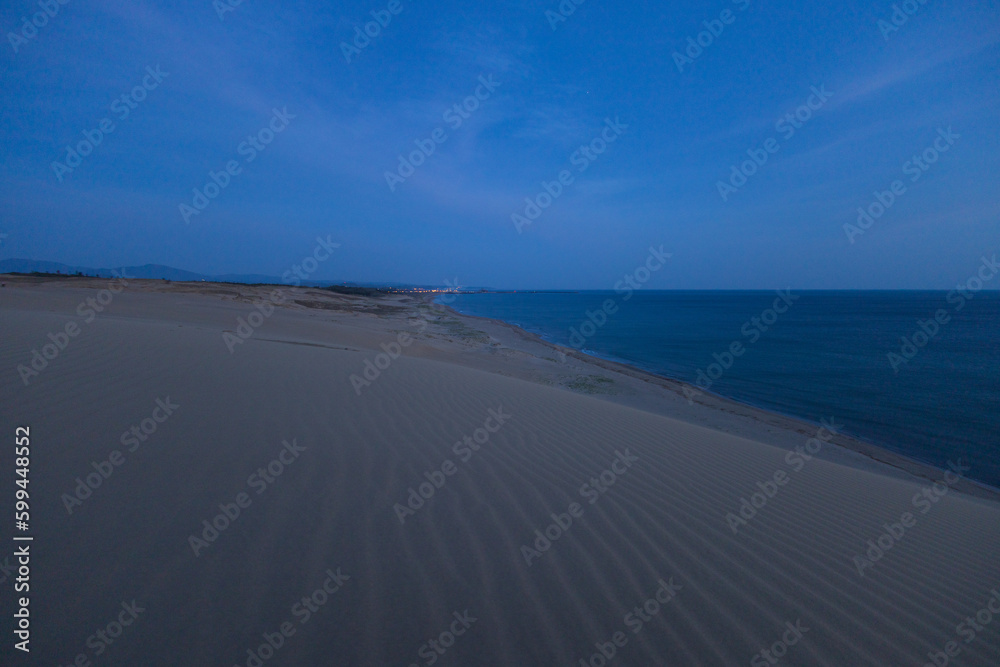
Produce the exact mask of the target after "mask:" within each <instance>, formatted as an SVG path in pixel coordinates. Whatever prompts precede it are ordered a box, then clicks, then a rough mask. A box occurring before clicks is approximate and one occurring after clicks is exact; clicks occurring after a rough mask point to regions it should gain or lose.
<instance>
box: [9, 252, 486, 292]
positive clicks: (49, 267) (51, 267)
mask: <svg viewBox="0 0 1000 667" xmlns="http://www.w3.org/2000/svg"><path fill="white" fill-rule="evenodd" d="M35 272H38V273H62V274H64V275H71V276H72V275H76V274H77V273H82V274H83V275H85V276H95V277H98V278H113V277H115V275H122V274H123V273H124V274H125V275H127V276H129V277H132V278H139V279H146V280H174V281H192V282H200V281H206V282H216V283H243V284H254V283H266V284H269V285H288V284H291V283H290V282H289V281H284V280H282V279H281V278H279V277H278V276H265V275H260V274H256V273H247V274H225V275H220V276H210V275H205V274H203V273H194V272H192V271H185V270H183V269H175V268H174V267H172V266H164V265H162V264H143V265H142V266H125V267H116V268H113V269H95V268H93V267H90V266H70V265H69V264H62V263H60V262H47V261H44V260H36V259H0V273H35ZM300 284H302V285H304V286H308V287H327V286H329V285H351V286H358V287H397V288H420V289H440V288H441V286H440V285H412V284H409V283H402V284H401V283H355V282H350V281H341V282H337V281H333V280H303V281H301V283H300ZM462 289H463V290H471V289H473V288H470V287H463V288H462ZM475 289H479V288H475Z"/></svg>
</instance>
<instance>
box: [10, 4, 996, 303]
mask: <svg viewBox="0 0 1000 667" xmlns="http://www.w3.org/2000/svg"><path fill="white" fill-rule="evenodd" d="M52 1H53V2H55V0H52ZM911 1H912V2H914V4H913V5H912V7H918V9H917V11H916V12H915V13H914V14H913V15H912V16H908V17H907V20H906V21H905V23H902V25H900V26H899V29H898V30H895V31H892V32H891V33H887V34H888V39H886V36H885V35H884V34H883V30H882V29H880V27H879V23H878V22H879V21H880V20H883V21H891V18H892V14H893V3H892V2H889V1H888V0H886V1H881V0H876V1H868V2H843V3H830V5H829V6H824V5H818V4H817V3H814V2H807V1H805V0H802V1H786V2H773V3H764V2H758V1H753V0H752V1H751V2H749V3H747V2H746V1H745V0H740V2H732V1H731V0H715V1H710V2H697V3H636V2H613V3H612V2H606V1H602V0H587V1H586V2H584V3H583V4H582V5H580V6H578V7H576V9H575V11H574V12H573V13H572V14H571V15H569V16H568V17H565V18H566V20H565V21H558V22H554V24H555V29H553V27H552V25H553V20H552V19H551V16H552V14H551V13H550V14H549V15H548V17H547V15H546V12H556V11H558V7H559V3H558V2H556V1H555V0H552V1H549V2H512V3H503V4H502V5H500V6H494V5H492V4H491V5H486V4H476V3H453V2H448V1H441V2H434V3H431V2H426V1H420V2H415V1H412V0H397V2H398V4H396V5H395V8H396V9H400V8H401V11H399V13H398V14H391V13H388V10H387V6H388V5H389V4H390V3H389V2H388V0H386V1H383V0H351V1H350V2H338V3H315V2H306V1H304V0H299V1H298V2H284V3H280V4H275V3H265V2H262V1H260V0H244V1H243V2H242V4H240V5H238V6H236V7H235V8H234V9H233V11H229V12H226V13H225V14H224V16H223V17H222V18H220V16H219V15H218V12H217V9H216V8H215V7H214V6H213V3H212V2H211V1H210V0H196V1H187V0H174V1H171V2H166V1H163V2H143V1H139V2H128V3H126V2H102V1H93V2H85V1H84V0H69V2H68V3H67V4H65V5H58V12H57V13H56V15H55V16H52V17H51V18H49V17H45V18H47V21H45V22H44V25H42V27H40V28H38V29H37V34H34V36H33V37H31V38H24V39H23V40H18V39H16V38H12V37H11V36H10V35H11V34H14V35H21V34H22V33H21V32H20V31H21V29H22V27H23V22H22V17H26V16H27V17H29V20H30V17H31V15H33V14H35V13H37V12H39V11H41V10H40V8H39V6H38V4H37V1H36V2H28V1H26V0H12V1H10V2H6V3H4V5H3V9H2V10H0V29H2V30H3V33H4V35H5V39H4V42H3V44H0V51H2V54H0V68H2V72H0V86H2V88H3V91H4V94H3V98H2V105H3V106H2V114H3V123H2V126H0V134H2V136H0V139H2V141H0V152H2V156H3V159H2V164H0V173H2V179H0V233H4V234H6V235H7V236H6V237H5V238H3V245H2V246H0V258H3V257H21V258H32V259H48V260H55V261H60V262H65V263H68V264H79V265H90V266H114V265H125V264H144V263H159V264H168V265H171V266H175V267H178V268H182V269H187V270H192V271H198V272H202V273H265V274H270V275H276V276H280V275H281V274H282V273H283V272H284V271H286V270H287V269H288V268H289V267H290V266H291V265H292V264H293V263H297V262H299V261H300V260H301V259H302V258H303V257H305V256H307V255H310V254H311V253H312V250H313V248H314V247H315V246H316V237H317V236H323V237H324V238H325V237H327V236H328V235H330V236H331V237H332V239H333V240H334V241H336V242H339V243H340V244H341V246H340V248H339V249H338V251H337V253H336V254H335V256H334V257H332V258H331V259H330V260H328V261H326V262H324V263H323V264H322V265H321V266H320V268H319V269H318V271H317V272H316V274H315V277H316V278H317V279H331V280H354V281H361V282H365V281H378V282H383V281H396V282H409V283H425V284H441V285H443V284H444V283H445V280H453V279H454V278H456V277H457V278H458V279H459V282H460V283H461V284H464V285H490V286H495V287H510V288H583V289H602V288H608V289H610V288H611V286H612V285H614V283H615V282H616V281H618V280H620V279H621V276H622V275H623V274H624V273H626V272H631V271H632V270H633V269H634V268H635V267H636V266H638V265H639V264H640V263H641V262H643V261H644V260H645V258H646V256H647V253H648V248H649V246H650V245H655V246H657V247H658V246H660V245H663V246H664V248H665V249H666V250H667V251H668V252H671V253H673V259H672V260H671V264H670V266H669V267H668V268H667V269H666V270H663V271H660V272H658V273H657V274H656V275H655V276H654V277H653V279H652V280H651V281H650V283H649V285H648V286H649V287H650V288H660V289H674V288H678V289H700V288H713V289H714V288H732V289H740V288H747V289H750V288H761V289H765V288H774V287H786V286H790V287H794V288H799V289H807V288H950V287H952V286H954V284H955V283H956V282H957V281H959V280H964V279H965V278H966V277H968V276H969V275H971V274H972V273H973V272H974V271H975V269H976V267H977V266H978V265H979V263H980V259H979V258H980V256H982V255H983V254H986V255H987V256H990V255H991V254H993V253H995V252H997V251H998V250H1000V247H998V246H1000V242H998V238H1000V236H998V231H1000V224H998V221H1000V194H998V188H997V183H996V181H997V175H998V174H1000V85H998V83H1000V81H998V78H1000V11H998V9H1000V7H998V5H997V3H996V2H990V1H986V0H965V1H963V2H961V3H953V4H948V3H943V2H938V1H937V0H928V1H927V2H926V4H923V5H919V4H917V3H916V0H911ZM569 4H570V3H569V2H567V3H566V6H569ZM54 6H55V5H54ZM912 7H911V8H912ZM384 10H385V11H386V12H387V13H384V14H381V16H382V18H383V21H384V20H385V17H386V16H391V21H389V22H388V25H386V26H385V27H380V28H379V32H378V35H377V36H376V37H374V38H372V39H371V42H370V43H369V44H368V45H367V46H365V47H364V48H363V49H359V50H358V51H357V52H352V54H351V62H347V59H346V58H345V55H344V52H343V49H342V47H341V43H343V42H350V41H351V40H352V39H353V38H354V36H355V28H356V27H358V26H362V28H363V26H364V24H365V23H367V22H369V21H372V20H374V19H373V17H372V14H371V12H376V13H379V12H382V11H384ZM727 11H728V12H730V13H728V14H723V12H727ZM720 16H723V17H724V18H725V19H727V20H728V21H729V22H728V23H723V22H722V21H720V22H719V23H713V21H715V20H716V19H719V18H720ZM706 21H707V22H709V27H711V28H714V29H715V30H716V31H717V32H720V34H718V35H717V36H716V35H712V36H711V37H712V39H711V43H710V44H709V45H708V46H706V47H704V48H703V49H702V52H701V53H700V54H697V51H696V50H692V53H695V54H697V58H694V59H693V62H686V63H684V64H683V65H684V66H683V71H678V66H677V65H676V62H675V56H674V54H675V52H680V53H684V51H685V49H687V47H688V46H689V43H688V38H689V37H691V38H693V39H697V38H698V34H699V32H702V31H705V30H706V29H707V28H706V26H705V25H704V22H706ZM39 22H42V21H41V20H39ZM720 27H721V28H722V29H721V31H720V30H719V28H720ZM29 32H31V31H30V30H29ZM708 36H709V35H708V34H707V33H706V34H705V35H703V36H702V37H701V39H702V41H703V43H707V42H708V39H707V38H708ZM12 39H13V40H14V41H15V42H17V52H16V53H15V50H14V44H13V43H12ZM157 66H159V68H160V71H161V72H164V73H166V76H164V77H163V79H162V81H161V82H159V83H156V82H155V81H154V80H153V79H149V78H148V75H147V67H151V68H154V69H155V68H156V67H157ZM144 77H147V78H146V81H147V83H148V84H153V83H156V85H155V87H152V89H151V90H145V91H140V93H139V96H140V97H141V96H142V95H143V94H145V99H143V100H142V101H141V102H133V103H134V105H135V108H133V109H130V110H129V115H128V117H127V118H124V119H120V118H119V116H120V114H121V113H123V112H121V109H122V108H123V107H122V104H118V105H117V106H116V107H115V109H117V111H113V110H112V103H113V102H114V101H115V99H116V98H120V97H121V96H122V95H123V94H125V95H129V94H130V91H132V90H133V88H135V87H136V86H140V85H141V84H142V82H143V79H144ZM480 77H485V78H486V80H487V81H494V82H498V83H499V85H498V86H496V87H495V89H494V90H492V91H488V90H487V89H485V88H482V87H480V86H481V84H480V82H479V78H480ZM824 86H825V90H826V91H828V92H829V93H830V97H829V99H828V100H826V101H825V102H824V103H822V104H820V105H817V104H816V103H817V100H818V98H815V97H814V98H812V100H811V101H812V102H813V103H814V106H818V108H816V109H815V110H812V111H810V112H809V114H808V115H809V118H808V120H806V121H804V122H801V123H800V125H801V127H799V128H797V129H796V130H795V133H794V135H792V136H791V137H788V138H787V139H786V135H787V130H786V131H778V129H777V128H776V122H777V121H779V120H780V119H781V118H782V117H784V116H785V114H787V113H790V112H792V113H794V112H795V110H796V109H797V108H799V107H801V106H802V105H803V104H805V103H806V102H807V101H809V100H810V95H812V93H811V88H812V87H816V88H817V89H819V88H820V87H824ZM477 88H478V89H479V93H480V97H481V98H483V97H485V99H479V100H475V101H474V102H475V104H477V105H478V108H475V109H474V110H472V111H469V112H468V113H467V115H468V118H464V119H462V123H461V126H460V127H457V128H453V125H454V120H452V122H451V123H449V122H446V120H445V117H444V112H445V111H446V110H447V109H449V108H452V107H454V105H456V104H463V103H465V102H466V99H467V98H469V97H470V96H475V94H476V92H477ZM469 104H470V106H473V105H474V104H473V102H469ZM286 108H287V112H288V114H290V115H292V116H294V118H291V119H290V120H288V121H287V127H285V128H283V129H282V131H281V132H278V133H276V134H274V136H273V141H272V142H271V143H270V144H268V145H267V146H266V148H265V149H264V150H263V151H260V152H259V153H257V154H256V155H255V158H254V159H253V161H252V162H247V161H246V157H247V155H248V153H250V152H253V151H249V150H248V149H246V148H245V147H244V151H243V152H241V151H240V150H239V147H240V145H241V142H244V141H246V140H247V137H248V136H250V135H257V134H258V132H259V131H260V130H262V129H263V128H267V127H268V124H269V122H270V121H271V119H272V116H273V110H274V109H278V110H282V109H286ZM803 113H804V112H803ZM455 117H456V116H455V115H454V114H453V115H452V116H451V118H452V119H454V118H455ZM105 118H107V119H110V120H111V121H113V122H114V125H115V127H114V130H113V131H112V132H111V133H109V134H107V135H106V136H104V137H103V138H102V140H101V143H100V144H99V145H98V146H96V147H95V148H94V149H93V152H92V153H91V154H90V155H88V156H86V157H84V158H82V160H81V163H80V165H79V166H78V167H76V168H74V169H73V171H72V172H66V173H62V174H60V176H61V177H62V181H61V182H60V180H59V176H57V174H56V173H55V170H54V169H53V166H52V163H53V162H55V161H63V160H64V159H65V156H66V146H67V145H76V144H77V143H78V142H80V141H83V140H84V135H83V134H82V133H83V132H84V131H90V132H91V133H92V134H91V136H96V135H94V134H93V130H94V129H95V128H98V127H99V126H100V122H101V121H102V119H105ZM606 119H611V120H612V121H614V120H615V119H618V123H619V127H620V129H621V132H620V134H618V135H615V137H616V138H615V141H614V142H613V143H610V144H609V145H608V146H607V148H606V150H605V151H604V152H603V153H602V154H600V155H595V154H591V155H593V159H592V160H590V159H589V158H588V159H584V160H583V161H582V163H583V164H586V166H587V168H586V171H583V172H581V171H580V170H579V169H580V165H581V157H580V156H581V155H582V154H581V153H576V152H577V151H578V149H580V147H581V146H585V145H588V144H591V141H592V140H594V139H595V138H598V137H601V135H602V132H603V130H604V128H605V127H606ZM279 125H280V123H279ZM624 125H627V128H621V126H624ZM949 127H951V128H952V133H953V135H958V138H957V139H953V141H952V143H951V144H948V150H947V151H944V152H940V153H939V154H938V155H937V156H936V157H937V158H938V159H937V161H936V162H935V163H934V164H932V165H926V166H927V169H926V171H921V172H920V177H919V179H918V180H916V181H915V182H914V181H911V180H910V179H911V176H910V175H907V174H906V173H904V163H906V162H907V161H908V160H910V159H911V158H912V157H913V156H914V155H919V154H921V153H923V152H924V150H925V149H928V148H930V147H933V146H934V142H935V140H936V139H937V137H939V136H940V135H939V134H938V130H939V129H947V128H949ZM438 128H443V129H444V132H445V134H446V136H447V139H446V140H445V141H444V143H441V144H436V145H435V150H434V153H433V154H432V155H430V157H428V158H427V159H426V161H425V162H424V163H423V164H422V165H420V166H419V167H417V168H416V169H415V171H414V173H413V174H412V176H409V177H408V178H406V179H405V182H403V183H396V184H395V189H394V190H391V189H390V187H389V185H388V184H387V180H386V175H385V174H386V172H387V171H394V170H396V169H397V167H398V164H399V157H398V156H399V155H400V154H407V155H408V154H409V153H411V152H412V151H414V150H417V146H416V144H415V142H416V141H423V142H424V145H425V146H426V145H427V143H426V141H427V140H428V138H429V137H431V136H432V133H433V132H434V131H435V130H436V129H438ZM265 134H266V133H265ZM438 136H441V135H440V134H439V135H438ZM771 138H773V139H775V141H776V142H777V145H778V150H777V152H774V153H768V155H767V158H768V159H767V161H766V162H765V163H764V164H762V165H760V166H759V167H758V168H757V170H756V173H754V174H753V175H752V176H751V177H749V178H748V179H747V182H746V183H745V184H744V185H742V186H741V187H740V188H738V191H736V192H735V193H730V194H729V195H728V197H727V199H726V200H725V201H724V200H723V198H722V197H721V196H720V193H719V187H718V183H719V182H720V181H727V180H728V179H729V178H730V174H731V169H732V167H733V165H739V164H741V163H742V162H744V161H746V160H748V159H750V158H749V157H748V154H747V151H748V150H750V151H757V153H756V154H757V155H758V156H760V155H761V153H760V151H761V150H762V146H764V144H765V141H767V140H768V139H771ZM771 145H772V147H773V146H774V145H775V144H773V143H772V144H771ZM938 145H939V147H940V146H943V145H944V144H943V143H942V142H938ZM596 146H597V147H600V143H598V144H596ZM574 154H575V155H576V160H575V161H574V160H573V156H574ZM231 160H235V161H236V162H238V163H239V164H238V168H239V172H238V173H237V174H236V175H234V176H232V177H231V178H230V182H229V183H228V185H227V186H226V187H225V188H224V189H222V190H221V191H220V192H219V194H218V196H217V197H216V198H214V199H212V200H211V201H210V203H209V204H208V206H207V207H205V209H204V210H203V211H201V212H200V213H199V214H198V215H194V216H189V221H185V219H184V216H183V215H182V213H181V212H180V205H181V204H187V205H189V206H190V205H192V203H193V201H194V194H193V190H194V189H195V188H200V189H201V188H204V186H205V185H206V183H208V182H210V181H209V172H210V171H214V172H217V173H218V172H221V171H224V170H225V168H226V165H227V163H228V162H229V161H231ZM911 169H912V166H911ZM564 170H566V171H569V172H570V174H571V175H572V183H571V184H569V185H566V186H565V187H564V188H563V191H562V192H561V194H560V195H559V196H558V197H557V198H556V199H555V200H554V201H553V202H552V204H551V205H550V206H548V208H546V209H545V210H544V211H542V212H541V215H540V216H538V218H537V219H535V220H534V221H533V222H532V224H530V225H527V226H523V227H522V228H521V231H520V233H519V232H518V230H517V229H516V228H515V224H514V223H513V222H512V220H511V215H512V214H513V213H518V214H523V213H524V210H525V207H526V203H525V198H526V197H529V198H535V197H536V196H537V195H538V194H539V193H541V192H544V190H543V187H542V183H543V181H544V182H552V181H557V180H558V177H559V174H560V172H562V171H564ZM897 179H899V180H901V181H902V182H903V184H905V192H904V194H902V195H900V196H899V197H897V198H896V201H894V202H893V204H892V205H891V206H889V207H888V209H887V210H886V211H885V213H884V214H883V215H882V217H880V218H879V219H878V220H876V221H875V222H874V224H872V225H871V226H870V227H869V228H868V229H867V230H865V231H864V233H863V234H862V235H859V236H855V237H854V239H853V240H854V242H853V243H850V242H849V241H848V235H847V234H846V233H845V230H844V225H845V224H851V223H854V222H855V220H856V219H857V217H858V213H857V209H858V207H859V206H863V207H869V206H870V205H871V204H872V203H873V202H874V201H875V195H874V193H875V191H884V190H889V189H890V186H891V184H892V182H893V181H895V180H897ZM223 180H224V179H223ZM543 199H544V198H543Z"/></svg>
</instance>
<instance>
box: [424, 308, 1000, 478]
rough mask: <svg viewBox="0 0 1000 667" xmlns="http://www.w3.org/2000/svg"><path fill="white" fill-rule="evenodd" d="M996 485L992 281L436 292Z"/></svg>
mask: <svg viewBox="0 0 1000 667" xmlns="http://www.w3.org/2000/svg"><path fill="white" fill-rule="evenodd" d="M438 301H439V302H446V303H447V305H449V306H450V307H452V308H454V309H455V310H457V311H459V312H461V313H464V314H468V315H476V316H480V317H489V318H495V319H499V320H503V321H505V322H508V323H510V324H514V325H517V326H519V327H521V328H523V329H525V330H527V331H530V332H532V333H535V334H537V335H539V336H541V337H542V338H543V339H545V340H548V341H550V342H554V343H559V344H561V345H565V346H568V347H573V348H576V349H579V350H581V351H583V352H585V353H587V354H591V355H594V356H597V357H601V358H604V359H609V360H613V361H618V362H622V363H626V364H629V365H632V366H634V367H637V368H640V369H643V370H646V371H649V372H652V373H655V374H657V375H661V376H664V377H668V378H673V379H677V380H683V381H685V382H688V383H691V384H693V385H696V386H697V387H699V388H700V390H702V391H708V392H711V393H715V394H718V395H721V396H725V397H728V398H731V399H735V400H737V401H740V402H743V403H746V404H749V405H752V406H756V407H759V408H764V409H766V410H770V411H773V412H777V413H781V414H784V415H789V416H793V417H798V418H800V419H804V420H807V421H810V422H814V423H819V421H820V420H821V419H822V418H831V417H832V418H834V419H835V420H836V421H837V422H838V423H841V424H843V425H844V432H846V433H848V434H850V435H853V436H855V437H857V438H859V439H862V440H865V441H868V442H870V443H872V444H876V445H879V446H881V447H884V448H885V449H889V450H891V451H894V452H897V453H899V454H902V455H904V456H907V457H909V458H912V459H916V460H918V461H922V462H924V463H928V464H931V465H933V466H936V467H938V468H946V467H947V466H948V464H949V462H957V461H958V460H959V459H960V458H961V459H963V463H966V464H968V465H971V470H970V471H969V472H967V473H966V475H967V477H969V478H972V479H975V480H977V481H979V482H981V483H983V484H986V485H989V486H991V487H995V488H998V489H1000V292H996V291H992V292H990V291H980V292H978V293H971V292H964V293H962V292H937V291H799V292H796V291H791V292H788V291H780V292H767V291H733V292H728V291H635V292H632V293H631V294H629V293H627V292H622V293H618V292H604V291H581V292H513V293H504V292H492V293H476V294H457V295H447V296H445V297H443V298H439V299H438Z"/></svg>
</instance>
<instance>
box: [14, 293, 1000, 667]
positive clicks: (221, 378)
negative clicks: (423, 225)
mask: <svg viewBox="0 0 1000 667" xmlns="http://www.w3.org/2000/svg"><path fill="white" fill-rule="evenodd" d="M3 281H4V282H5V283H6V285H5V287H4V288H3V289H0V324H2V330H3V331H4V334H5V335H4V336H3V340H2V343H0V362H2V368H3V369H5V370H4V373H5V380H4V382H3V383H2V385H0V392H2V393H0V401H2V403H3V405H4V406H5V407H4V411H3V414H4V428H5V429H6V430H7V432H8V433H11V434H13V433H14V431H15V428H16V427H18V426H30V432H31V442H32V452H33V454H32V472H31V474H32V482H31V493H32V515H33V534H34V542H33V546H32V548H33V549H34V550H35V552H34V553H35V558H34V559H33V561H32V566H33V573H32V584H33V585H32V605H33V606H32V608H31V611H32V614H33V624H32V652H31V658H30V659H31V660H34V661H37V664H43V663H44V664H51V663H53V662H54V663H55V664H59V665H70V664H84V662H86V661H90V662H92V663H93V664H116V665H133V664H142V665H177V664H190V665H241V666H242V665H245V666H247V667H253V666H255V665H256V667H261V666H262V665H307V664H337V665H389V664H394V665H430V664H442V665H448V664H453V665H552V664H565V665H593V666H600V665H604V664H621V665H653V664H697V665H732V664H750V665H754V666H756V665H772V664H778V663H779V662H780V663H783V664H793V665H887V664H914V665H923V664H936V665H941V664H947V663H948V662H949V661H954V664H963V665H993V664H997V663H1000V592H998V591H1000V559H998V558H997V554H998V553H1000V502H998V500H1000V499H998V497H997V493H996V492H995V491H994V490H992V489H990V488H987V487H984V486H982V485H979V484H977V483H975V482H972V481H970V480H968V479H965V478H964V476H963V473H964V472H967V470H968V467H967V462H963V461H955V464H954V466H953V467H952V468H950V469H947V470H945V469H940V470H939V469H935V468H931V467H929V466H926V465H923V464H921V463H918V462H916V461H912V460H909V459H906V458H905V457H902V456H899V455H897V454H893V453H891V452H888V451H886V450H882V449H880V448H878V447H875V446H873V445H870V444H867V443H864V442H860V441H857V440H854V439H852V438H850V437H848V436H846V435H844V434H842V433H840V432H839V429H838V421H837V415H835V414H831V415H829V416H828V419H826V420H824V422H823V423H820V424H813V423H807V422H803V421H798V420H795V419H793V418H790V417H786V416H782V415H778V414H774V413H769V412H766V411H763V410H759V409H756V408H753V407H750V406H747V405H744V404H740V403H737V402H735V401H729V400H727V399H724V398H722V397H719V396H715V395H713V394H710V393H706V392H699V395H698V396H697V397H696V398H694V399H693V400H690V401H689V394H686V393H685V391H684V389H685V386H686V385H683V384H682V383H679V382H676V381H672V380H669V379H666V378H660V377H657V376H654V375H652V374H649V373H645V372H644V371H641V370H639V369H635V368H631V367H628V366H625V365H622V364H617V363H615V362H611V361H606V360H601V359H596V358H594V357H591V356H588V355H585V354H582V353H580V352H578V351H574V350H571V349H569V348H563V347H559V346H556V345H553V344H550V343H548V342H545V341H543V340H541V339H540V338H538V337H537V336H534V335H532V334H529V333H527V332H524V331H522V330H520V329H518V328H516V327H513V326H511V325H508V324H505V323H503V322H499V321H495V320H487V319H482V318H474V317H469V316H464V315H460V314H458V313H456V312H454V311H451V310H450V309H448V308H446V307H442V306H435V305H434V304H433V303H431V295H421V294H393V295H388V296H380V297H374V296H366V297H362V296H347V295H342V294H334V293H332V292H329V291H326V290H320V289H315V288H293V287H288V286H266V285H259V286H247V285H235V284H213V283H168V282H165V281H141V280H128V281H127V282H126V281H119V282H118V283H116V282H114V281H108V280H99V279H83V278H80V279H48V278H30V277H13V276H4V277H3ZM74 332H75V333H74ZM35 352H37V354H35ZM4 475H5V484H7V485H8V486H10V487H12V486H13V478H14V475H13V472H12V471H10V469H9V468H5V473H4ZM5 530H6V532H5V534H4V536H5V537H7V538H8V544H12V543H11V542H10V540H9V538H10V535H9V534H8V533H10V532H12V530H11V529H10V528H7V529H5ZM13 604H14V603H13V601H11V600H9V599H8V598H5V600H4V602H3V605H4V613H5V614H8V612H9V613H10V614H11V615H12V614H13ZM126 621H128V622H127V623H126ZM4 650H5V651H6V650H8V649H7V647H6V646H5V648H4ZM80 656H83V659H81V658H80ZM942 661H944V662H942Z"/></svg>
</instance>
